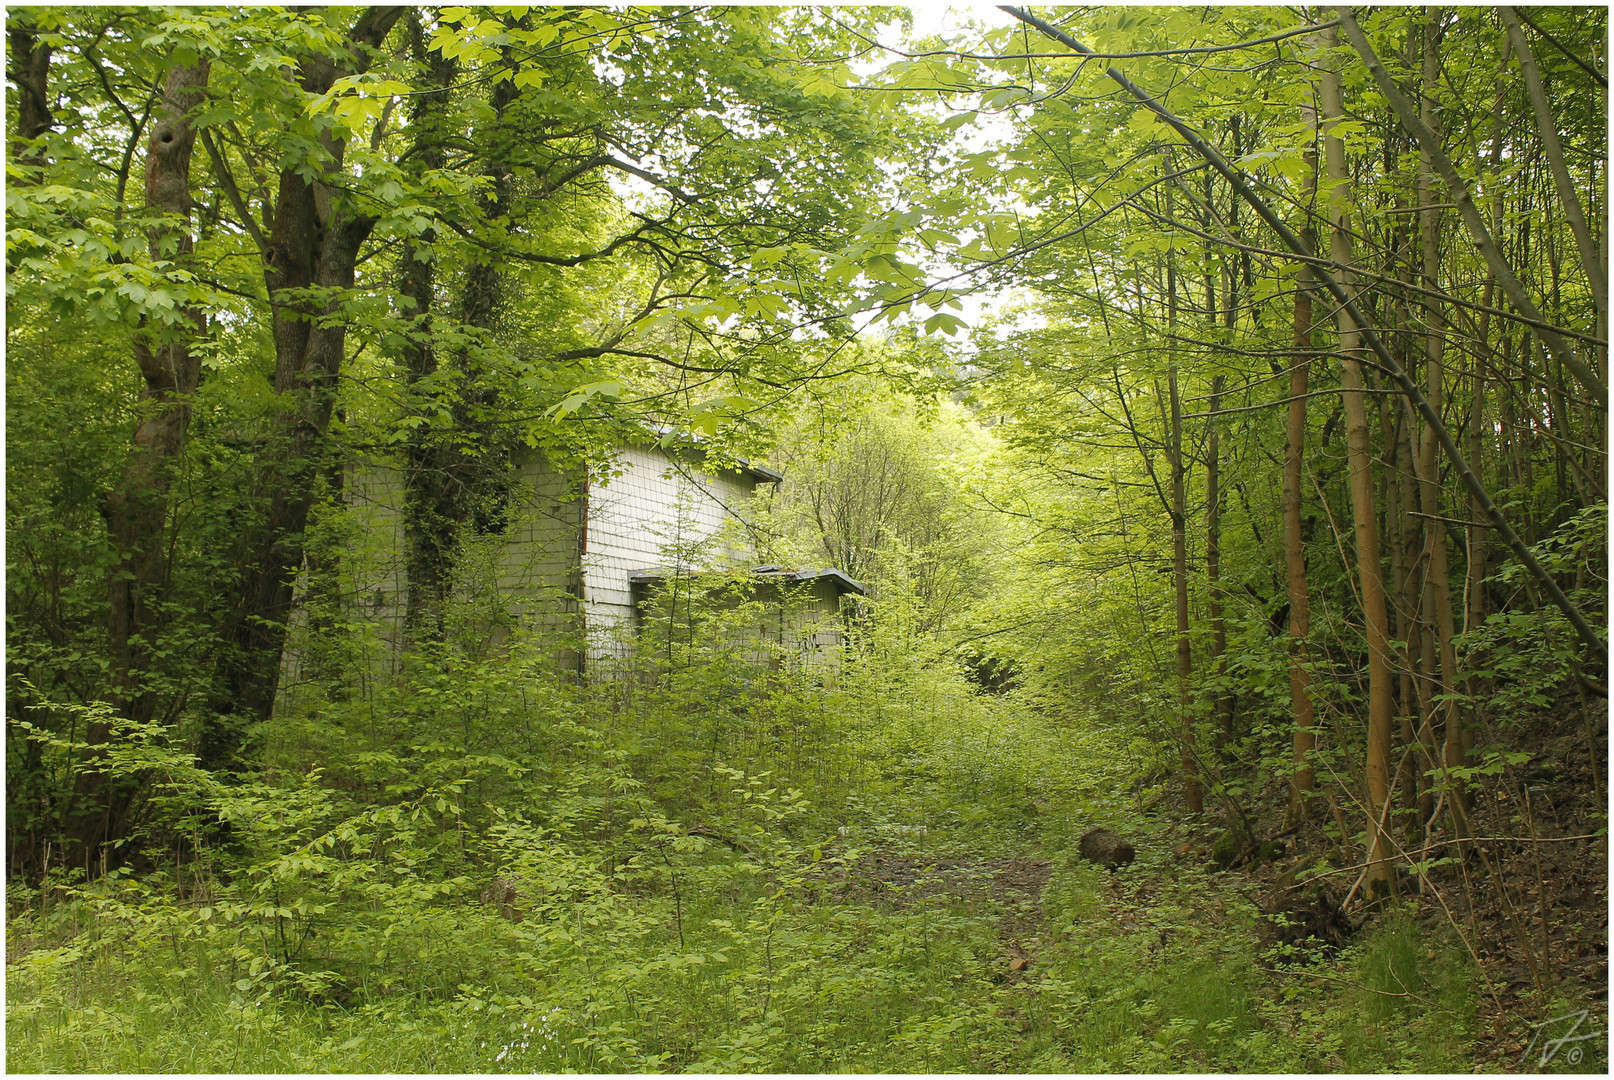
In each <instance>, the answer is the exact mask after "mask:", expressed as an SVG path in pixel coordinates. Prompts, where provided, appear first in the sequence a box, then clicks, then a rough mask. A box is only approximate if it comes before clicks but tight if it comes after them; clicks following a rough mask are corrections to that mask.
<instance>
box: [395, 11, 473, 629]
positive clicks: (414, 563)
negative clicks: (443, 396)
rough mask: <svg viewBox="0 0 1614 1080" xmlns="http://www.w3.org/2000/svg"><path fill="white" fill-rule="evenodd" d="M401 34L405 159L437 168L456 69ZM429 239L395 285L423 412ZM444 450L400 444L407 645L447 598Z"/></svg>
mask: <svg viewBox="0 0 1614 1080" xmlns="http://www.w3.org/2000/svg"><path fill="white" fill-rule="evenodd" d="M409 33H410V45H411V48H412V50H413V52H414V58H415V61H416V63H418V64H420V65H421V67H422V68H424V69H425V71H426V79H427V84H428V87H429V88H423V89H421V90H419V91H417V92H416V95H415V97H414V98H413V100H412V103H411V104H412V111H411V115H410V119H409V126H410V127H411V128H412V129H413V130H414V133H415V137H414V150H415V153H414V155H413V156H414V160H416V161H418V162H419V163H420V167H421V169H422V170H423V171H429V170H434V169H440V168H442V167H443V162H444V160H445V158H444V154H443V145H444V141H443V140H444V137H445V136H446V135H447V132H446V130H444V126H445V123H446V117H445V116H444V110H445V109H446V107H447V105H448V103H449V91H448V87H449V86H450V85H451V84H452V83H453V81H454V75H455V72H456V70H457V69H458V65H457V64H456V63H455V62H454V61H453V60H451V59H448V58H445V57H444V56H443V54H442V53H440V52H432V51H431V50H430V49H429V48H428V47H427V38H426V31H425V28H424V27H423V26H422V25H421V21H420V18H419V16H418V15H415V16H413V17H412V18H411V20H410V25H409ZM435 240H436V235H435V230H429V231H427V232H426V233H424V234H423V235H422V236H421V237H420V241H419V244H418V245H417V244H416V243H415V242H413V241H411V242H408V243H406V244H405V245H404V250H403V255H402V257H401V259H400V262H401V264H402V274H401V280H400V281H399V284H398V291H399V293H400V294H402V295H403V296H405V297H407V298H409V300H410V301H411V302H412V305H413V306H412V308H411V311H410V317H411V318H412V319H413V320H414V327H413V329H412V331H411V333H410V334H408V335H407V337H406V339H405V343H404V346H403V350H402V353H403V361H404V377H405V378H406V379H407V380H408V383H409V386H410V388H411V390H412V391H413V392H414V394H415V395H416V402H417V404H418V407H419V408H421V409H423V410H425V409H430V408H432V407H433V402H432V401H431V399H430V397H428V396H427V394H426V392H425V391H424V390H423V384H428V380H430V379H431V377H432V376H433V375H435V374H436V373H437V370H438V356H437V347H436V344H435V342H434V330H433V327H434V322H435V318H436V310H435V309H436V305H437V274H436V269H437V267H436V261H435V258H436V257H435V255H434V254H432V251H431V246H432V244H433V242H434V241H435ZM444 451H445V448H444V446H443V443H442V440H441V435H440V433H438V432H437V431H435V430H434V428H433V426H432V425H430V424H420V425H418V426H416V427H413V428H411V429H410V430H409V438H408V441H407V442H406V443H405V445H404V459H405V464H404V512H403V524H404V549H405V555H404V560H405V568H404V574H405V579H406V581H407V586H406V589H407V591H406V596H405V602H404V627H405V629H406V631H407V632H408V634H409V636H410V638H411V639H412V640H430V639H434V638H437V637H440V636H441V634H442V606H443V601H444V600H445V599H446V593H447V574H446V572H445V571H444V564H445V563H446V561H447V557H448V556H447V552H448V550H449V548H450V546H451V543H452V540H451V537H449V536H445V535H444V522H445V521H452V519H453V514H452V512H451V511H452V501H451V497H450V490H449V481H448V463H447V462H446V461H444V460H443V458H444V456H445V452H444Z"/></svg>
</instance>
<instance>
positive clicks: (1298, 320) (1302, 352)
mask: <svg viewBox="0 0 1614 1080" xmlns="http://www.w3.org/2000/svg"><path fill="white" fill-rule="evenodd" d="M1313 164H1314V166H1315V161H1314V162H1313ZM1310 279H1311V273H1310V271H1309V270H1308V269H1307V268H1306V265H1305V264H1304V263H1302V264H1301V266H1300V275H1299V278H1298V279H1297V281H1296V286H1295V328H1294V335H1295V347H1294V352H1293V353H1292V354H1291V356H1290V358H1289V409H1288V414H1289V415H1288V425H1287V430H1286V438H1285V440H1284V448H1283V557H1284V570H1285V578H1286V580H1287V582H1288V586H1289V645H1290V648H1289V699H1290V702H1291V707H1292V708H1293V709H1294V714H1295V739H1294V762H1295V772H1294V779H1293V780H1292V781H1291V784H1290V789H1291V791H1290V799H1289V814H1288V824H1290V825H1293V824H1295V823H1296V822H1298V821H1299V820H1300V819H1301V817H1302V816H1304V815H1305V812H1306V803H1305V794H1304V793H1305V792H1308V791H1310V790H1312V788H1313V787H1314V786H1315V784H1316V773H1315V771H1314V770H1313V768H1312V765H1311V753H1312V750H1313V749H1314V748H1315V747H1316V745H1317V733H1316V725H1317V710H1316V706H1315V705H1314V704H1313V702H1312V700H1311V672H1310V670H1308V667H1307V664H1308V658H1307V653H1306V639H1307V637H1308V636H1309V635H1310V633H1311V599H1310V596H1309V594H1308V593H1307V589H1306V546H1305V536H1304V532H1303V529H1302V523H1301V517H1300V492H1301V477H1302V473H1303V471H1304V462H1305V445H1306V397H1307V394H1308V393H1309V386H1308V383H1309V373H1310V370H1311V356H1312V353H1311V327H1312V318H1311V280H1310Z"/></svg>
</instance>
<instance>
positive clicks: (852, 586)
mask: <svg viewBox="0 0 1614 1080" xmlns="http://www.w3.org/2000/svg"><path fill="white" fill-rule="evenodd" d="M751 572H752V573H753V574H755V575H756V576H757V577H759V578H765V579H768V580H774V581H785V582H789V583H790V584H796V583H798V582H802V581H813V580H816V579H818V578H828V579H829V581H830V584H832V585H834V586H835V589H836V591H837V592H842V593H856V594H857V595H859V596H867V595H868V594H869V590H868V589H866V588H864V587H863V586H862V585H860V584H859V583H857V582H856V581H853V580H852V579H851V578H849V577H847V576H846V575H845V574H844V573H842V572H841V571H839V570H837V569H835V568H834V567H833V566H826V567H824V568H822V569H818V570H792V569H790V568H789V567H787V566H775V565H773V564H771V563H770V564H769V565H767V566H756V567H752V569H751ZM678 573H680V571H674V570H667V569H664V568H661V567H651V568H650V569H648V570H635V571H634V572H633V573H631V574H629V575H628V580H629V581H631V582H632V583H633V584H635V585H654V584H656V583H658V582H662V581H666V580H667V578H669V577H672V576H674V575H676V574H678ZM681 573H683V574H685V575H687V574H689V573H691V571H688V570H684V571H681Z"/></svg>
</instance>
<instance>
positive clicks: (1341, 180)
mask: <svg viewBox="0 0 1614 1080" xmlns="http://www.w3.org/2000/svg"><path fill="white" fill-rule="evenodd" d="M1321 98H1322V102H1321V103H1322V116H1323V122H1324V125H1325V134H1324V138H1323V152H1324V158H1325V162H1326V167H1327V173H1328V180H1329V184H1330V198H1329V204H1328V217H1329V223H1330V225H1331V226H1332V229H1331V243H1330V248H1331V255H1332V258H1333V262H1334V265H1335V267H1336V268H1337V269H1336V270H1335V277H1336V279H1337V280H1338V282H1339V285H1340V287H1341V288H1342V289H1344V290H1345V291H1346V293H1347V294H1349V293H1350V292H1352V291H1353V289H1354V285H1353V281H1352V274H1351V269H1350V268H1351V267H1352V265H1353V259H1352V254H1351V241H1350V218H1349V214H1348V213H1347V208H1348V207H1349V206H1350V190H1349V189H1350V174H1349V172H1348V171H1347V170H1346V166H1345V144H1344V143H1343V142H1342V141H1341V140H1340V139H1339V138H1338V137H1337V136H1335V135H1333V134H1331V133H1329V131H1328V129H1329V128H1331V127H1332V125H1333V124H1334V123H1337V122H1338V121H1340V120H1342V119H1343V118H1344V107H1343V105H1342V102H1341V95H1340V80H1339V73H1338V72H1337V71H1336V70H1334V69H1333V68H1327V69H1325V70H1324V71H1323V74H1322V94H1321ZM1337 318H1338V321H1339V350H1340V357H1341V360H1340V368H1341V370H1340V383H1341V386H1342V388H1343V390H1344V394H1343V398H1344V401H1343V404H1344V407H1345V435H1346V457H1347V460H1348V462H1349V471H1350V493H1351V516H1352V519H1353V522H1354V526H1355V536H1356V561H1357V571H1358V575H1359V582H1360V589H1361V599H1362V621H1363V623H1364V626H1363V630H1364V632H1365V635H1366V638H1367V653H1368V721H1367V763H1366V772H1367V791H1366V795H1367V806H1366V809H1367V813H1368V818H1369V833H1370V837H1371V839H1370V844H1369V851H1368V871H1367V882H1368V895H1369V896H1378V895H1382V894H1385V893H1387V892H1388V891H1390V890H1393V888H1394V885H1395V875H1394V873H1393V872H1392V870H1391V866H1390V862H1389V859H1390V856H1391V853H1392V850H1393V848H1392V844H1391V841H1390V837H1389V830H1388V828H1387V825H1388V821H1387V818H1388V814H1389V809H1390V742H1391V738H1390V734H1391V726H1392V724H1393V723H1394V721H1395V699H1394V689H1393V686H1392V683H1393V680H1394V675H1393V672H1392V670H1391V666H1390V633H1389V629H1390V628H1389V613H1388V610H1387V605H1386V603H1385V594H1384V575H1383V571H1382V569H1381V567H1380V562H1379V536H1378V517H1377V514H1376V513H1375V508H1374V505H1373V447H1372V433H1371V432H1370V431H1369V429H1368V422H1367V406H1366V401H1365V397H1364V393H1363V391H1364V385H1363V378H1362V359H1361V350H1362V343H1361V339H1360V334H1359V332H1358V328H1357V325H1356V322H1355V320H1354V319H1353V318H1352V317H1351V315H1350V313H1349V312H1346V311H1344V310H1343V309H1342V310H1340V311H1339V312H1338V315H1337Z"/></svg>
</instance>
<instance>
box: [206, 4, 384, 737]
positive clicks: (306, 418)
mask: <svg viewBox="0 0 1614 1080" xmlns="http://www.w3.org/2000/svg"><path fill="white" fill-rule="evenodd" d="M403 11H404V9H403V8H398V7H373V8H368V9H366V10H365V11H364V12H363V14H361V15H360V16H359V18H358V21H357V22H356V23H355V25H354V27H353V29H352V31H351V32H350V33H349V36H348V44H349V49H350V51H349V55H347V56H343V57H328V56H311V57H307V58H305V59H304V60H303V62H302V64H301V66H300V68H299V74H300V76H301V78H300V85H301V86H302V88H303V89H304V90H305V91H307V92H309V93H313V94H323V93H325V92H326V91H328V90H329V89H330V88H331V85H332V84H333V83H334V82H335V81H336V79H337V78H338V77H340V76H342V75H344V74H349V73H356V72H361V71H363V70H365V68H367V67H368V65H369V54H370V52H371V51H372V50H374V49H375V48H376V47H377V46H379V45H380V43H381V41H382V39H383V38H385V37H386V36H387V33H388V32H389V31H390V30H391V29H392V26H393V24H394V23H395V22H396V21H397V20H398V18H399V17H400V16H401V15H402V14H403ZM343 65H346V67H345V68H344V67H343ZM326 150H327V151H328V153H329V159H328V161H327V162H326V163H325V166H324V172H325V175H327V176H330V177H331V178H332V179H333V180H336V179H340V173H341V168H342V154H343V150H344V146H343V144H342V143H341V142H340V141H338V140H335V139H328V140H327V142H326ZM374 225H375V219H374V218H371V217H369V216H367V215H364V214H362V213H360V212H359V211H358V210H357V209H356V207H355V206H354V203H353V200H352V198H351V197H350V196H345V195H344V194H343V193H342V192H341V191H340V190H338V189H337V188H336V186H335V185H327V184H326V183H324V182H322V181H321V180H311V179H309V178H307V177H306V176H305V175H304V174H303V173H301V172H299V171H298V170H297V169H294V168H287V169H284V170H282V172H281V174H280V183H279V189H278V191H277V193H276V198H275V212H274V223H273V228H272V230H271V233H270V236H269V239H268V250H267V251H266V252H265V253H264V280H265V283H266V284H267V286H268V290H269V298H270V304H271V305H272V308H273V334H274V344H275V375H274V389H275V393H276V394H277V395H279V398H280V412H279V413H278V414H277V416H276V417H275V420H274V424H273V427H274V432H273V435H272V437H271V449H270V451H269V453H268V454H267V455H266V459H267V463H266V465H265V468H264V472H263V473H262V475H261V476H260V478H259V482H258V491H259V493H260V498H261V499H262V500H263V502H264V503H265V504H266V507H267V509H266V511H265V513H264V517H263V519H262V521H261V523H260V524H259V525H258V527H257V528H255V529H252V530H250V532H249V533H248V534H247V535H246V536H245V538H244V541H243V545H242V547H243V551H244V559H243V562H244V573H243V581H242V586H241V590H240V594H239V597H238V602H237V606H236V610H235V613H234V618H233V620H232V624H231V627H230V632H229V634H228V638H229V644H230V645H231V646H232V648H231V649H230V656H229V658H228V660H227V661H226V663H225V673H224V674H225V690H226V693H227V695H228V699H227V701H226V702H225V703H224V707H222V708H220V709H219V710H218V716H217V717H216V718H215V720H214V722H213V723H211V724H210V725H209V727H208V728H207V729H206V730H205V731H204V732H203V737H202V742H201V746H200V747H199V751H198V753H199V756H200V758H201V762H202V764H203V765H204V766H205V767H207V768H210V769H223V768H229V767H232V766H234V765H235V764H237V755H238V753H239V751H240V749H241V747H242V745H243V742H244V739H245V728H246V726H247V725H249V724H252V723H254V722H261V721H264V720H267V719H268V718H269V715H270V713H271V712H272V711H273V708H274V701H275V692H276V689H277V688H278V686H279V682H280V661H281V652H282V650H283V649H284V647H285V643H286V624H287V619H288V618H289V617H290V614H291V602H292V590H293V584H294V582H295V579H296V575H297V573H298V571H299V569H300V568H301V567H302V564H303V552H304V539H303V533H304V529H305V527H306V526H307V524H308V520H309V513H310V511H311V510H312V508H313V505H314V502H315V499H316V497H317V493H318V486H319V485H318V482H317V481H318V478H319V474H320V470H321V468H322V467H323V462H322V461H321V457H322V456H323V454H324V452H325V451H326V449H327V447H326V432H327V431H328V430H329V426H330V420H331V412H332V409H333V407H334V406H335V403H336V390H337V380H338V377H339V376H340V374H341V370H342V361H343V359H344V356H343V353H344V349H345V347H346V343H347V325H346V323H345V321H344V320H343V319H342V318H341V316H340V301H339V299H336V298H337V297H340V296H342V295H343V294H345V293H346V292H347V291H348V290H350V289H351V288H352V287H353V282H354V273H355V267H356V265H357V262H358V255H359V250H360V248H361V247H362V246H363V244H364V241H365V240H366V239H367V238H368V237H369V235H370V230H371V229H372V228H373V227H374ZM310 287H313V288H314V289H316V290H319V291H320V293H321V294H322V295H324V296H327V297H331V299H327V300H325V301H323V302H317V303H313V304H310V302H309V301H308V300H306V299H305V297H306V295H307V292H306V291H307V290H309V289H310Z"/></svg>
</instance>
